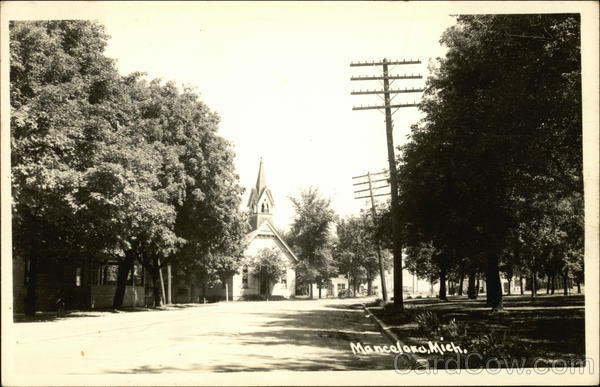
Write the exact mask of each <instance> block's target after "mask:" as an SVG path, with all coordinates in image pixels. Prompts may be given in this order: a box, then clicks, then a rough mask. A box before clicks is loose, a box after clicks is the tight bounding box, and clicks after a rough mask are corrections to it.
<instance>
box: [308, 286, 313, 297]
mask: <svg viewBox="0 0 600 387" xmlns="http://www.w3.org/2000/svg"><path fill="white" fill-rule="evenodd" d="M308 294H309V295H310V299H311V300H312V299H313V284H312V282H311V283H309V284H308Z"/></svg>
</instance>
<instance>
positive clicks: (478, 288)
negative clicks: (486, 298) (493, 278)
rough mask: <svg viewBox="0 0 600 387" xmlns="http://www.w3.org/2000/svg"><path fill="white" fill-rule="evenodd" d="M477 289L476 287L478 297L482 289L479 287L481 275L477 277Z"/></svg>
mask: <svg viewBox="0 0 600 387" xmlns="http://www.w3.org/2000/svg"><path fill="white" fill-rule="evenodd" d="M475 287H476V289H475V291H476V294H477V295H479V290H480V289H481V288H480V287H479V274H478V275H477V284H476V286H475Z"/></svg>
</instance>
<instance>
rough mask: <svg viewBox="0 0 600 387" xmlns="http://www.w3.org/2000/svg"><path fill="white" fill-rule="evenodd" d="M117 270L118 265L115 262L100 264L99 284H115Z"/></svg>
mask: <svg viewBox="0 0 600 387" xmlns="http://www.w3.org/2000/svg"><path fill="white" fill-rule="evenodd" d="M118 272H119V265H117V264H112V265H111V264H108V265H102V270H101V276H102V277H101V280H100V284H101V285H116V284H117V274H118Z"/></svg>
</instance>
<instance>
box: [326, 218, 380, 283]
mask: <svg viewBox="0 0 600 387" xmlns="http://www.w3.org/2000/svg"><path fill="white" fill-rule="evenodd" d="M336 231H337V243H336V244H335V248H334V250H333V251H334V253H333V257H334V261H335V264H336V266H337V268H338V271H339V272H340V273H341V274H345V275H348V274H349V278H348V280H350V281H351V283H352V286H353V289H354V294H356V290H357V287H358V285H359V284H360V283H362V282H365V281H366V282H367V284H368V292H369V295H370V292H371V287H372V281H373V278H374V277H376V276H377V274H378V273H379V259H378V257H377V240H376V238H375V232H374V230H373V224H372V219H371V217H370V216H369V215H368V214H367V213H365V212H362V213H361V214H360V215H357V216H351V217H348V218H346V219H342V220H340V221H339V222H338V223H337V227H336Z"/></svg>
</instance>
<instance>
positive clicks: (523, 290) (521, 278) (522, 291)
mask: <svg viewBox="0 0 600 387" xmlns="http://www.w3.org/2000/svg"><path fill="white" fill-rule="evenodd" d="M519 291H520V292H521V295H523V294H525V289H523V276H522V275H520V276H519Z"/></svg>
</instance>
